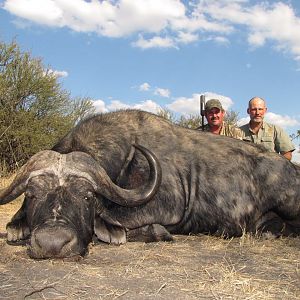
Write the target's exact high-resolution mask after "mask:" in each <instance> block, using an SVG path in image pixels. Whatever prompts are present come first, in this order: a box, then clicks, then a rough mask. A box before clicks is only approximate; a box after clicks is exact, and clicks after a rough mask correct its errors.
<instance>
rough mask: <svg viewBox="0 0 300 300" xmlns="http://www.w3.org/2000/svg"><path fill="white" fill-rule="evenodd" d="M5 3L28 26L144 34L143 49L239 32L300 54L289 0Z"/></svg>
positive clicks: (223, 39) (299, 25)
mask: <svg viewBox="0 0 300 300" xmlns="http://www.w3.org/2000/svg"><path fill="white" fill-rule="evenodd" d="M2 6H3V8H4V9H6V10H7V11H9V12H10V13H11V14H13V15H15V16H17V17H19V18H22V19H23V20H22V21H20V20H19V21H16V22H17V23H18V24H22V26H24V20H27V21H29V22H33V23H36V24H40V25H45V26H50V27H59V28H61V27H68V28H70V29H71V30H74V31H78V32H94V33H96V34H99V35H101V36H106V37H124V36H128V35H133V34H138V38H137V40H136V42H134V43H133V44H132V45H133V46H135V47H140V48H142V49H149V48H154V47H158V48H177V47H178V46H179V45H180V44H188V43H192V42H195V41H197V40H201V41H208V40H213V41H216V42H218V43H222V44H225V45H227V44H229V42H230V41H229V38H230V35H232V34H234V33H239V34H240V35H243V34H246V35H245V36H244V38H245V40H246V41H248V43H249V44H250V45H251V46H253V47H254V48H255V47H261V46H263V45H265V44H266V42H267V41H271V42H272V44H273V45H274V46H275V49H276V50H278V51H283V52H289V53H291V54H292V55H293V57H294V58H295V59H297V60H298V59H299V57H300V18H299V17H298V16H297V14H296V12H295V9H294V8H293V7H292V5H291V4H290V3H289V2H287V1H276V2H275V1H253V2H252V1H248V0H230V1H228V0H198V1H190V2H188V1H183V0H181V1H180V0H164V1H161V0H143V1H141V0H106V1H100V0H91V1H85V0H72V1H69V0H6V1H4V4H3V5H2ZM208 37H210V38H208Z"/></svg>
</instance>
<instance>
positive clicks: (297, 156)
mask: <svg viewBox="0 0 300 300" xmlns="http://www.w3.org/2000/svg"><path fill="white" fill-rule="evenodd" d="M292 162H295V163H297V164H300V149H299V146H296V149H295V151H294V152H293V158H292Z"/></svg>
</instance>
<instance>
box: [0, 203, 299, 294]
mask: <svg viewBox="0 0 300 300" xmlns="http://www.w3.org/2000/svg"><path fill="white" fill-rule="evenodd" d="M20 203H21V201H20V200H18V201H15V202H13V203H9V204H6V205H3V206H0V251H1V252H0V253H1V256H0V299H170V300H174V299H264V300H265V299H300V257H299V249H300V238H279V239H273V240H264V239H261V238H257V237H253V236H250V235H247V234H245V235H243V236H242V237H241V238H234V239H230V240H224V239H221V238H216V237H212V236H205V235H197V236H175V242H168V243H167V242H159V243H149V244H145V243H127V244H125V245H121V246H112V245H107V244H104V243H99V242H94V243H92V244H91V245H90V247H89V253H88V254H87V255H86V256H85V257H83V258H80V257H77V258H72V259H65V260H52V259H47V260H33V259H31V258H29V257H28V255H27V251H26V247H25V246H11V245H8V244H7V243H6V230H5V225H6V223H7V222H8V221H9V220H10V218H11V217H12V215H13V214H14V213H15V212H16V211H17V209H18V207H19V205H20Z"/></svg>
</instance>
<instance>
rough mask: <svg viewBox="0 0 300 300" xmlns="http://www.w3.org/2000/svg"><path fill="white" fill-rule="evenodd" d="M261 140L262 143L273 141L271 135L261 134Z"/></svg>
mask: <svg viewBox="0 0 300 300" xmlns="http://www.w3.org/2000/svg"><path fill="white" fill-rule="evenodd" d="M261 141H262V143H273V138H272V137H271V136H262V137H261Z"/></svg>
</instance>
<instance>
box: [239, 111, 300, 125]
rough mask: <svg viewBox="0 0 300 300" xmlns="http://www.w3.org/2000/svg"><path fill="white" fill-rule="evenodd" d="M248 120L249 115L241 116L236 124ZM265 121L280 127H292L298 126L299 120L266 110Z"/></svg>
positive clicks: (244, 122)
mask: <svg viewBox="0 0 300 300" xmlns="http://www.w3.org/2000/svg"><path fill="white" fill-rule="evenodd" d="M249 121H250V118H249V117H245V118H241V119H240V120H239V121H238V125H239V126H241V125H244V124H246V123H248V122H249ZM265 121H266V122H268V123H271V124H274V125H278V126H280V127H282V128H288V127H294V126H300V122H299V121H298V120H297V119H295V118H292V117H290V116H281V115H278V114H275V113H272V112H267V113H266V115H265Z"/></svg>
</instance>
